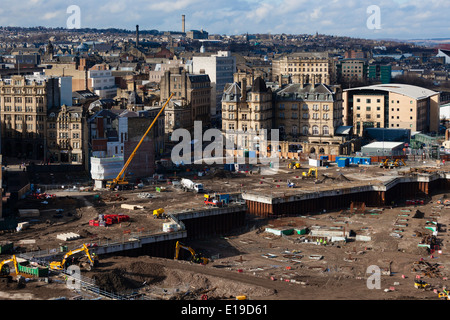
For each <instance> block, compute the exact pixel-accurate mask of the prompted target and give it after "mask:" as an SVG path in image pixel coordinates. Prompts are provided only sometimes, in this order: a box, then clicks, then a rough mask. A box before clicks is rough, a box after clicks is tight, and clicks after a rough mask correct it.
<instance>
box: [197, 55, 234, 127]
mask: <svg viewBox="0 0 450 320" xmlns="http://www.w3.org/2000/svg"><path fill="white" fill-rule="evenodd" d="M189 67H190V68H192V70H188V71H189V72H190V73H193V74H201V73H203V72H204V73H205V74H207V75H209V79H210V80H211V87H212V89H211V120H212V121H213V123H214V122H216V121H220V119H221V117H222V94H223V91H224V89H225V85H226V84H227V83H233V82H234V78H233V75H234V73H235V72H236V58H235V57H233V56H232V55H231V52H229V51H219V52H218V53H217V54H215V55H212V56H209V57H193V58H192V65H191V66H189Z"/></svg>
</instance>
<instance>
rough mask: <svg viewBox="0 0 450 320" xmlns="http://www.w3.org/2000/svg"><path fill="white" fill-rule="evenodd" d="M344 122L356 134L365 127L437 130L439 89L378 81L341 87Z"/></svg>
mask: <svg viewBox="0 0 450 320" xmlns="http://www.w3.org/2000/svg"><path fill="white" fill-rule="evenodd" d="M343 105H344V123H345V125H348V126H353V131H354V133H355V134H357V135H360V136H361V135H362V134H363V132H364V129H365V128H392V129H410V130H411V132H415V131H420V132H424V133H428V132H437V130H438V129H439V92H435V91H432V90H428V89H425V88H421V87H417V86H412V85H405V84H380V85H372V86H366V87H359V88H351V89H346V90H344V94H343Z"/></svg>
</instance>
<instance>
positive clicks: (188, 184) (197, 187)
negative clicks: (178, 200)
mask: <svg viewBox="0 0 450 320" xmlns="http://www.w3.org/2000/svg"><path fill="white" fill-rule="evenodd" d="M181 187H182V188H183V190H184V191H195V192H197V193H201V192H203V184H201V183H195V182H194V181H192V180H190V179H185V178H183V179H181Z"/></svg>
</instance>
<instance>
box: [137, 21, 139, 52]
mask: <svg viewBox="0 0 450 320" xmlns="http://www.w3.org/2000/svg"><path fill="white" fill-rule="evenodd" d="M137 47H139V25H136V48H137Z"/></svg>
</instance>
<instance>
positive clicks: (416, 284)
mask: <svg viewBox="0 0 450 320" xmlns="http://www.w3.org/2000/svg"><path fill="white" fill-rule="evenodd" d="M429 287H430V284H429V283H427V282H425V281H423V280H415V281H414V288H416V289H428V288H429Z"/></svg>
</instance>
